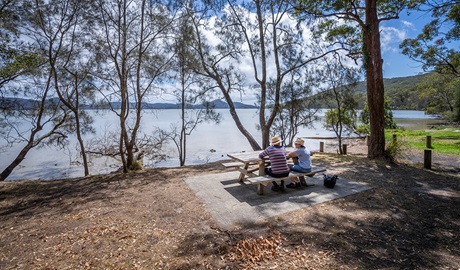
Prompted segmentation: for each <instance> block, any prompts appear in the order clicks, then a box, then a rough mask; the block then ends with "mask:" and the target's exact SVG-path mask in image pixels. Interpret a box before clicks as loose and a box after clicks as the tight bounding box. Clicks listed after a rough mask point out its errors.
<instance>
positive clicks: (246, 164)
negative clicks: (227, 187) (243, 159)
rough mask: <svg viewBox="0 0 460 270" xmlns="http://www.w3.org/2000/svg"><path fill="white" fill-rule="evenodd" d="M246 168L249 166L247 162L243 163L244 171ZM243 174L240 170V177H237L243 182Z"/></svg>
mask: <svg viewBox="0 0 460 270" xmlns="http://www.w3.org/2000/svg"><path fill="white" fill-rule="evenodd" d="M248 168H249V163H244V166H243V170H245V171H246V170H247V169H248ZM244 176H245V174H244V173H242V172H241V173H240V177H238V181H240V182H241V183H243V179H244Z"/></svg>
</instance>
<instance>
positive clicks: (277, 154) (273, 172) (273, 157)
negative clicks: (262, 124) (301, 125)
mask: <svg viewBox="0 0 460 270" xmlns="http://www.w3.org/2000/svg"><path fill="white" fill-rule="evenodd" d="M266 156H268V159H269V160H270V167H268V168H265V173H266V174H268V175H270V176H272V177H275V178H282V177H286V176H289V167H288V164H287V161H286V150H285V149H284V146H282V145H281V140H280V138H279V137H278V136H275V137H273V138H272V145H270V146H269V147H267V148H266V149H265V150H264V151H262V152H261V153H260V154H259V158H260V159H263V158H264V157H266ZM272 184H273V185H272V190H273V191H277V192H278V191H282V192H283V191H284V180H281V185H278V183H276V181H273V182H272Z"/></svg>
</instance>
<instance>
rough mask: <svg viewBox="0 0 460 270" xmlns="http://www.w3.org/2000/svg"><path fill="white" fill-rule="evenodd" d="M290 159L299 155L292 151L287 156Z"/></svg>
mask: <svg viewBox="0 0 460 270" xmlns="http://www.w3.org/2000/svg"><path fill="white" fill-rule="evenodd" d="M287 156H288V157H297V156H298V155H297V153H296V152H295V151H292V152H290V153H289V154H287Z"/></svg>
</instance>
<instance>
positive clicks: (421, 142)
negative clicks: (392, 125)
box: [385, 128, 460, 156]
mask: <svg viewBox="0 0 460 270" xmlns="http://www.w3.org/2000/svg"><path fill="white" fill-rule="evenodd" d="M393 134H396V135H397V138H398V140H402V141H404V144H405V145H407V146H409V147H414V148H416V149H419V150H423V149H427V148H426V136H428V135H429V136H431V149H432V150H433V151H434V152H436V153H439V154H453V155H459V156H460V132H458V131H456V130H455V129H453V128H448V129H443V130H429V131H425V130H403V129H391V130H386V131H385V140H386V141H387V142H390V141H391V140H392V138H393Z"/></svg>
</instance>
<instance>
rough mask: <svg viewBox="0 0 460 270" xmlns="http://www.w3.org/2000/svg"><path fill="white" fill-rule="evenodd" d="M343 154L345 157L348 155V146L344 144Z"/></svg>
mask: <svg viewBox="0 0 460 270" xmlns="http://www.w3.org/2000/svg"><path fill="white" fill-rule="evenodd" d="M342 153H343V154H344V155H346V154H347V144H346V143H344V144H342Z"/></svg>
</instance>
